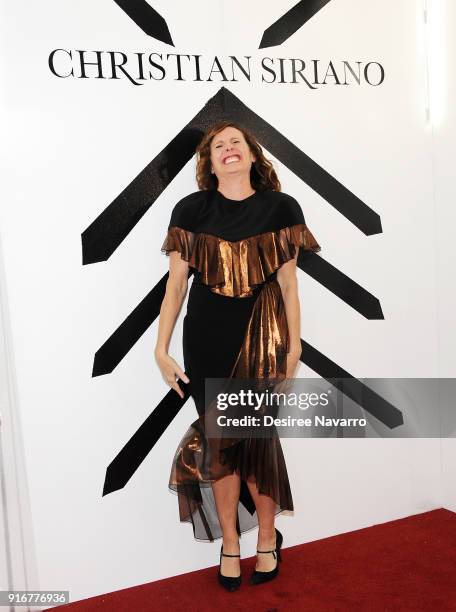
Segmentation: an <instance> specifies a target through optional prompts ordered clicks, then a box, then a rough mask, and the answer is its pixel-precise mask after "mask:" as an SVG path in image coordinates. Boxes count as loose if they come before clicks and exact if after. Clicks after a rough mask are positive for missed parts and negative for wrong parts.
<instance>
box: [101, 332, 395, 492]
mask: <svg viewBox="0 0 456 612" xmlns="http://www.w3.org/2000/svg"><path fill="white" fill-rule="evenodd" d="M301 346H302V355H301V361H302V362H303V363H305V364H306V365H307V366H308V367H310V368H311V369H312V370H314V372H316V373H317V374H319V375H320V376H322V378H324V379H325V380H327V381H328V382H329V383H330V384H332V385H333V386H335V387H336V388H338V389H340V391H341V392H342V393H343V394H344V395H346V396H347V397H350V398H351V399H352V400H353V401H354V402H356V403H357V404H359V405H360V406H361V407H362V408H363V409H364V410H366V411H367V412H369V413H370V414H372V415H373V416H374V417H376V418H377V419H378V420H379V421H380V422H382V423H383V424H384V425H386V426H387V427H389V428H390V429H394V428H395V427H399V426H400V425H402V424H403V423H404V419H403V415H402V412H401V411H400V410H398V409H397V408H395V407H394V406H393V405H392V404H390V403H389V402H388V401H387V400H385V399H383V398H382V397H380V396H379V395H378V394H377V393H376V392H375V391H373V390H372V389H369V388H368V387H366V385H364V384H363V383H362V382H360V381H359V380H357V379H356V378H355V377H354V376H352V375H351V374H350V373H349V372H347V371H346V370H344V369H343V368H341V367H340V366H339V365H337V364H336V363H334V362H333V361H331V360H330V359H328V357H326V356H325V355H323V353H321V352H320V351H318V350H317V349H315V348H314V347H312V346H311V345H310V344H309V343H308V342H305V341H304V340H302V339H301ZM179 385H180V387H181V388H182V389H183V391H184V398H183V399H181V398H180V397H179V396H178V394H177V393H176V391H174V389H170V391H169V392H168V393H167V394H166V395H165V397H164V398H163V399H162V400H161V402H160V403H159V404H158V406H157V407H156V408H155V410H154V411H153V412H152V413H151V414H150V415H149V416H148V417H147V419H146V420H145V421H144V423H143V424H142V425H141V426H140V427H139V429H138V430H137V431H136V432H135V433H134V434H133V436H132V437H131V438H130V439H129V440H128V442H127V443H126V444H125V446H124V447H123V448H122V449H121V451H120V452H119V453H118V454H117V455H116V457H114V459H113V460H112V461H111V463H110V464H109V466H108V468H107V470H106V475H105V482H104V487H103V495H107V494H108V493H112V492H113V491H117V490H119V489H121V488H123V487H124V486H125V485H126V484H127V482H128V481H129V480H130V478H131V477H132V476H133V474H134V473H135V472H136V470H137V469H138V467H139V466H140V465H141V463H142V462H143V461H144V459H145V458H146V457H147V455H148V454H149V452H150V451H151V450H152V448H153V447H154V446H155V444H156V443H157V441H158V440H159V439H160V437H161V436H162V435H163V433H164V431H165V430H166V428H167V427H168V426H169V425H170V423H171V422H172V420H173V419H174V417H175V416H176V415H177V413H178V412H179V410H180V409H181V408H182V406H183V405H184V403H185V402H186V401H187V399H188V398H189V384H186V383H184V382H183V381H179Z"/></svg>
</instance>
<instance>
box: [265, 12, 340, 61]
mask: <svg viewBox="0 0 456 612" xmlns="http://www.w3.org/2000/svg"><path fill="white" fill-rule="evenodd" d="M330 1H331V0H301V2H298V4H296V5H295V6H293V8H291V9H290V10H289V11H287V12H286V13H285V15H282V17H280V19H277V21H275V22H274V23H273V24H272V25H270V26H269V28H267V29H266V30H265V31H264V32H263V37H262V38H261V42H260V46H259V47H258V48H259V49H265V48H266V47H274V46H276V45H281V44H282V43H283V42H285V41H286V40H288V39H289V38H290V36H293V34H294V33H295V32H297V31H298V30H299V28H302V26H303V25H304V24H305V23H306V22H307V21H309V19H311V18H312V17H313V16H314V15H315V14H316V13H318V11H320V10H321V9H322V8H323V7H324V6H326V4H328V3H329V2H330Z"/></svg>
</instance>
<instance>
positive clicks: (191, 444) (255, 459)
mask: <svg viewBox="0 0 456 612" xmlns="http://www.w3.org/2000/svg"><path fill="white" fill-rule="evenodd" d="M298 246H302V247H304V248H306V249H309V250H313V251H314V252H317V251H319V250H320V247H319V245H318V243H317V242H316V240H315V238H314V237H313V236H312V234H311V232H310V230H309V229H308V228H307V227H306V226H305V225H304V224H299V225H296V226H293V227H289V228H283V229H281V230H278V231H273V232H267V233H265V234H260V235H257V236H252V237H251V238H247V239H245V240H240V241H238V242H229V241H226V240H222V239H220V238H218V237H216V236H212V235H209V234H198V235H196V236H195V235H194V234H192V233H191V232H188V231H185V230H182V229H181V228H178V227H171V228H170V229H169V230H168V235H167V237H166V239H165V242H164V243H163V246H162V250H164V251H166V253H167V254H168V253H169V252H170V251H172V250H177V251H179V252H180V253H181V256H182V257H183V258H184V259H185V260H186V261H188V262H189V265H191V266H193V267H195V268H196V269H197V270H199V272H201V279H202V281H203V282H204V284H207V285H208V288H210V290H211V291H213V292H215V293H219V294H220V295H224V296H230V297H237V298H242V297H246V296H249V295H251V294H252V288H253V287H255V286H257V285H260V284H262V285H263V286H262V288H261V290H260V292H259V294H258V297H257V299H256V300H255V303H254V305H253V309H252V313H251V315H250V319H249V321H248V325H247V327H246V330H245V335H244V340H243V342H242V345H241V348H240V350H239V352H238V355H237V358H236V360H235V362H234V363H233V367H232V370H231V373H230V376H229V379H238V378H242V379H244V378H245V379H256V380H257V381H258V387H259V388H260V387H261V386H262V385H261V383H263V386H262V388H265V387H267V386H268V385H269V386H270V385H271V384H272V383H271V382H270V381H272V380H273V381H275V382H276V381H283V380H284V379H285V378H286V368H287V352H288V350H289V332H288V325H287V318H286V312H285V304H284V302H283V298H282V291H281V288H280V285H279V283H278V281H277V278H276V275H275V274H273V273H274V272H275V271H276V270H277V269H278V268H279V267H280V266H281V265H282V264H283V263H285V262H286V261H289V260H290V259H292V258H293V257H294V255H295V248H296V247H298ZM221 350H223V347H221ZM215 411H216V408H215V405H214V404H211V405H209V406H208V408H207V411H206V413H205V414H204V415H201V416H200V417H199V418H198V419H197V420H196V421H195V422H194V423H192V425H191V426H190V427H189V428H188V430H187V432H186V434H185V435H184V437H183V438H182V440H181V442H180V444H179V446H178V448H177V450H176V453H175V456H174V459H173V462H172V468H171V474H170V479H169V487H170V489H172V490H173V491H176V492H177V493H178V500H179V514H180V520H181V521H183V522H185V521H187V522H191V523H192V525H193V531H194V536H195V538H196V539H201V540H211V541H212V540H215V539H217V538H220V537H221V536H222V531H221V527H220V523H219V520H218V516H217V511H216V506H215V498H214V494H213V491H212V483H213V482H214V481H216V480H218V479H220V478H222V477H223V476H226V475H228V474H232V473H233V472H236V473H237V474H239V476H240V477H241V483H242V486H241V497H240V503H239V505H238V518H237V529H238V533H239V534H241V533H243V532H244V531H247V530H249V529H251V528H253V527H255V526H257V525H258V518H257V515H256V511H255V508H254V505H253V500H252V498H251V496H250V493H249V491H248V488H247V487H246V485H245V482H246V481H247V480H249V481H254V482H256V486H257V488H258V490H259V492H260V493H262V494H265V495H268V496H270V497H271V498H272V499H273V500H274V501H275V504H276V509H275V512H276V514H278V513H279V512H282V511H283V510H293V498H292V494H291V489H290V484H289V479H288V473H287V469H286V464H285V459H284V456H283V452H282V447H281V443H280V439H279V437H278V435H277V432H276V430H274V429H271V430H270V432H269V434H268V436H267V437H263V438H261V437H260V438H258V437H253V436H252V437H247V438H242V439H240V438H229V437H220V438H216V437H211V436H208V435H206V427H207V423H208V422H210V420H211V418H212V417H213V418H215V417H216V412H215Z"/></svg>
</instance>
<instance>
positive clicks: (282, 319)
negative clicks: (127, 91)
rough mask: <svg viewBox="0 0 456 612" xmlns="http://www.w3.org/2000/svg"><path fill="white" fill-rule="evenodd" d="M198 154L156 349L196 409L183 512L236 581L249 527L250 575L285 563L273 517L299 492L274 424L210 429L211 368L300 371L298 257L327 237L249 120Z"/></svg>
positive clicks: (224, 372) (222, 128)
mask: <svg viewBox="0 0 456 612" xmlns="http://www.w3.org/2000/svg"><path fill="white" fill-rule="evenodd" d="M197 159H198V162H197V182H198V187H199V191H196V192H194V193H191V194H190V195H188V196H186V197H184V198H182V199H181V200H180V201H179V202H178V203H177V204H176V205H175V206H174V209H173V211H172V214H171V220H170V223H169V226H168V231H167V235H166V238H165V241H164V243H163V245H162V247H161V250H162V251H163V252H164V253H166V255H168V256H169V259H170V261H169V278H168V281H167V286H166V294H165V297H164V300H163V303H162V306H161V311H160V320H159V329H158V339H157V345H156V348H155V358H156V361H157V364H158V366H159V368H160V371H161V373H162V376H163V378H164V380H165V381H166V382H167V383H168V384H169V386H170V387H172V388H173V389H175V390H176V392H177V393H178V394H179V396H180V397H182V398H183V397H184V393H183V390H182V389H181V387H180V386H179V384H178V380H180V381H182V382H183V383H184V384H186V385H187V384H188V385H189V392H190V394H191V395H192V397H193V399H194V401H195V405H196V409H197V411H198V415H199V418H198V420H197V421H195V422H194V423H193V424H192V425H191V426H190V428H189V429H188V431H187V433H186V434H185V436H184V438H183V439H182V441H181V443H180V445H179V447H178V449H177V451H176V454H175V457H174V461H173V464H172V469H171V476H170V481H169V487H170V488H171V489H172V490H174V491H177V493H178V501H179V511H180V520H181V521H191V522H192V525H193V532H194V537H195V538H196V539H202V540H210V541H213V540H214V539H217V538H220V537H222V538H223V540H222V541H223V543H222V547H221V550H220V565H219V571H218V580H219V582H220V584H221V585H222V586H224V587H225V588H227V589H228V590H235V589H237V588H239V586H240V584H241V576H240V552H239V536H240V534H241V533H243V532H244V531H246V530H248V529H251V528H252V527H255V526H258V527H259V529H258V546H257V553H258V554H257V563H256V567H255V571H254V572H253V574H252V576H251V583H252V584H260V583H262V582H266V581H268V580H271V579H272V578H274V577H275V576H276V575H277V573H278V569H279V568H278V562H279V561H280V547H281V544H282V540H283V538H282V535H281V534H280V532H279V531H278V530H277V529H275V527H274V519H275V516H276V514H278V513H279V512H282V511H283V510H293V500H292V495H291V490H290V485H289V481H288V474H287V469H286V465H285V460H284V457H283V453H282V448H281V445H280V440H279V438H278V436H277V435H272V436H271V437H269V438H263V439H261V438H260V439H258V438H254V437H250V438H243V439H239V438H233V439H231V440H229V439H228V440H227V439H212V438H210V437H209V436H208V435H206V431H205V416H207V411H208V410H209V408H208V401H207V399H208V398H205V384H204V383H205V378H225V379H228V380H235V379H238V378H243V379H246V378H248V379H257V380H261V379H265V380H270V379H274V380H276V381H277V380H279V381H280V380H284V379H286V378H292V377H293V376H294V373H295V371H296V368H297V365H298V362H299V358H300V356H301V340H300V307H299V298H298V288H297V278H296V260H297V256H298V252H299V247H302V248H304V249H307V250H310V251H313V252H318V251H320V250H321V249H320V246H319V245H318V243H317V242H316V240H315V238H314V237H313V235H312V233H311V232H310V230H309V229H308V228H307V226H306V225H305V221H304V215H303V212H302V210H301V207H300V205H299V204H298V202H297V201H296V200H295V199H294V198H293V197H291V196H289V195H287V194H285V193H282V192H281V191H280V188H281V187H280V182H279V180H278V178H277V175H276V173H275V171H274V169H273V167H272V164H271V163H270V162H269V161H268V160H267V159H266V158H265V156H264V154H263V151H262V149H261V146H260V145H259V143H258V142H257V141H256V139H255V138H254V136H253V135H252V134H251V133H250V132H249V131H248V130H247V129H245V128H244V127H242V126H241V125H239V124H238V123H235V122H229V121H222V122H219V123H217V124H216V125H214V126H213V127H212V128H211V129H209V130H208V131H207V132H206V134H205V135H204V137H203V138H202V140H201V142H200V144H199V145H198V148H197ZM189 267H190V268H192V270H193V272H194V277H193V282H192V285H191V289H190V293H189V297H188V304H187V313H186V315H185V317H184V324H183V355H184V365H185V372H186V373H185V372H184V371H183V370H182V369H181V367H180V366H179V365H178V364H177V363H176V361H175V360H174V359H173V358H172V357H171V356H170V355H169V354H168V347H169V342H170V337H171V333H172V330H173V327H174V324H175V321H176V317H177V315H178V313H179V310H180V308H181V305H182V302H183V300H184V297H185V295H186V292H187V279H188V273H189ZM187 374H188V376H187ZM205 399H206V401H205Z"/></svg>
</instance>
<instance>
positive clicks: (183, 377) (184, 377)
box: [176, 366, 190, 384]
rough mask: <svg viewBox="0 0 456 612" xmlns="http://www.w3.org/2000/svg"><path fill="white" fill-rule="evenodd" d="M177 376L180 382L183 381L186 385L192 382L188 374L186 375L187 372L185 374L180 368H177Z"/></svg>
mask: <svg viewBox="0 0 456 612" xmlns="http://www.w3.org/2000/svg"><path fill="white" fill-rule="evenodd" d="M176 375H177V377H178V378H179V379H180V380H183V381H184V383H187V384H188V383H189V382H190V379H189V377H188V376H187V374H185V372H184V371H183V370H181V369H180V368H179V366H178V367H177V368H176Z"/></svg>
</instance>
